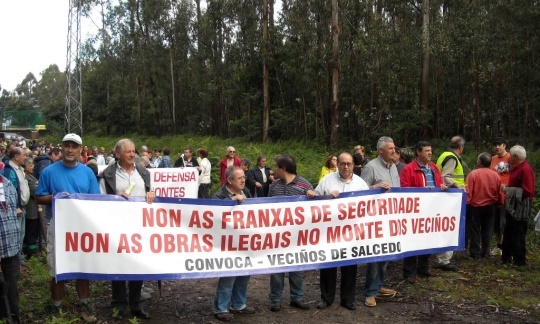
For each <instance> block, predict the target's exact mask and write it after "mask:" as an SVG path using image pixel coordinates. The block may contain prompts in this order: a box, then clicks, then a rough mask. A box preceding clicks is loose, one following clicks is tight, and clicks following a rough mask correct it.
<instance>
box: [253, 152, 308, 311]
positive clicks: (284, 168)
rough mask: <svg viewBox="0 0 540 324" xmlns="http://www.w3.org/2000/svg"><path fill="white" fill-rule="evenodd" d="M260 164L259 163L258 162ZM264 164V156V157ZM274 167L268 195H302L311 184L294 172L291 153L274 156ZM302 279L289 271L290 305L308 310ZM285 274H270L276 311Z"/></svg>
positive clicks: (271, 291) (294, 167)
mask: <svg viewBox="0 0 540 324" xmlns="http://www.w3.org/2000/svg"><path fill="white" fill-rule="evenodd" d="M259 165H260V163H259ZM264 165H266V157H264ZM274 168H275V170H276V172H275V174H276V177H277V180H276V181H274V183H273V184H272V186H271V187H270V192H269V194H268V196H269V197H278V196H304V195H306V194H307V192H308V190H312V189H313V186H312V185H311V183H309V181H307V180H306V179H305V178H304V177H302V176H299V175H298V174H296V161H295V160H294V158H293V157H292V156H291V155H288V154H282V155H278V156H276V157H275V158H274ZM303 281H304V278H303V273H302V272H289V287H290V296H291V302H290V303H289V304H290V305H291V306H292V307H296V308H299V309H303V310H308V309H309V305H308V304H306V303H305V302H304V291H303V290H302V283H303ZM284 285H285V274H284V273H274V274H271V275H270V310H271V311H272V312H277V311H279V310H280V309H281V299H282V297H283V287H284Z"/></svg>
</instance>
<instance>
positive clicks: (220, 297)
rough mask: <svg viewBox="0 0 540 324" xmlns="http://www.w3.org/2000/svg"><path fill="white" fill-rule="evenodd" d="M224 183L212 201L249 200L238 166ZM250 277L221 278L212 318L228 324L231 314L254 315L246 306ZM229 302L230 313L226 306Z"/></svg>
mask: <svg viewBox="0 0 540 324" xmlns="http://www.w3.org/2000/svg"><path fill="white" fill-rule="evenodd" d="M225 179H226V183H225V185H224V186H223V187H221V189H219V190H218V191H217V192H216V193H215V194H214V197H212V198H213V199H221V200H236V202H237V203H238V204H240V203H242V201H244V199H246V198H251V194H250V193H249V190H248V189H247V188H246V187H245V186H246V175H245V173H244V170H242V168H240V167H239V166H230V167H228V168H227V169H226V170H225ZM249 278H250V276H237V277H221V278H219V281H218V286H217V290H216V297H215V299H214V317H215V318H217V319H218V320H220V321H224V322H230V321H232V319H233V314H243V315H250V314H255V309H254V308H253V307H248V306H247V305H246V299H247V286H248V283H249ZM229 301H231V308H230V312H229V310H228V309H227V306H228V304H229Z"/></svg>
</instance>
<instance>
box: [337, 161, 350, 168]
mask: <svg viewBox="0 0 540 324" xmlns="http://www.w3.org/2000/svg"><path fill="white" fill-rule="evenodd" d="M339 166H342V167H343V166H346V167H349V168H350V167H352V166H353V164H352V163H345V162H341V163H340V164H339Z"/></svg>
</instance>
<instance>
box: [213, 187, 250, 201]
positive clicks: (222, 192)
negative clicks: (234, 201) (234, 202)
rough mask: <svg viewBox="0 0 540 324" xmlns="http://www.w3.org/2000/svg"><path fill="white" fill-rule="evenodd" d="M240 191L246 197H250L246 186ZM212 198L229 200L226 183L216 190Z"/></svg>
mask: <svg viewBox="0 0 540 324" xmlns="http://www.w3.org/2000/svg"><path fill="white" fill-rule="evenodd" d="M242 192H243V193H244V195H245V196H246V198H251V194H250V193H249V190H248V189H247V188H244V189H242ZM212 199H221V200H231V197H229V192H228V191H227V185H224V186H223V187H221V189H219V190H218V191H216V193H215V194H214V196H213V197H212Z"/></svg>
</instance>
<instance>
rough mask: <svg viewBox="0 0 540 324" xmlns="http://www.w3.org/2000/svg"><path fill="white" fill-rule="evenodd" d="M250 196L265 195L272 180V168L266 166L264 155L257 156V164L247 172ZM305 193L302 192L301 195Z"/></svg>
mask: <svg viewBox="0 0 540 324" xmlns="http://www.w3.org/2000/svg"><path fill="white" fill-rule="evenodd" d="M247 177H248V180H247V181H248V183H249V184H250V188H249V190H250V191H251V195H252V196H257V197H267V196H268V191H269V189H270V184H271V183H272V181H274V174H273V172H272V169H270V168H269V167H267V166H266V155H259V156H258V157H257V165H256V166H255V167H253V168H252V169H251V170H249V172H248V173H247ZM303 195H305V193H303V194H302V196H303Z"/></svg>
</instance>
